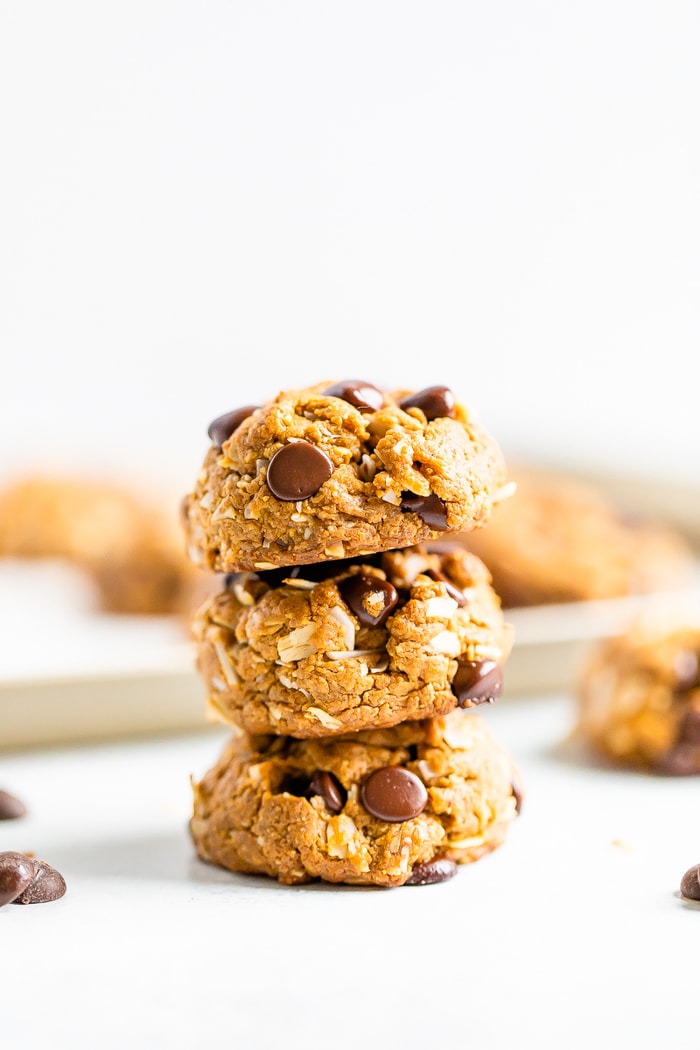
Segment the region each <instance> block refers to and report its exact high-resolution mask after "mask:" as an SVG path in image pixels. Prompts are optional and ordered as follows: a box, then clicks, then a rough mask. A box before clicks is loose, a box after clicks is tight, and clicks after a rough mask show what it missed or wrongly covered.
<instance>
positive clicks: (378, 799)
mask: <svg viewBox="0 0 700 1050" xmlns="http://www.w3.org/2000/svg"><path fill="white" fill-rule="evenodd" d="M360 798H361V801H362V805H363V806H364V807H365V809H366V810H367V812H368V813H371V814H372V816H373V817H376V818H377V819H378V820H386V821H387V823H389V824H400V823H401V822H402V821H404V820H411V819H412V818H413V817H417V816H418V814H419V813H422V812H423V810H424V809H425V807H426V805H427V804H428V792H427V791H426V790H425V784H424V783H423V781H422V780H421V779H420V778H419V777H417V776H416V774H415V773H412V772H411V771H410V769H404V767H403V766H385V767H384V768H383V769H376V770H375V771H374V773H371V774H370V776H369V777H368V778H367V780H365V782H364V784H363V785H362V788H361V789H360Z"/></svg>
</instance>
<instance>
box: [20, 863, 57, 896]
mask: <svg viewBox="0 0 700 1050" xmlns="http://www.w3.org/2000/svg"><path fill="white" fill-rule="evenodd" d="M65 892H66V882H65V879H64V878H63V876H62V875H61V873H60V872H59V871H56V869H55V868H52V867H51V865H50V864H47V863H46V861H44V860H35V861H34V878H33V879H32V881H31V882H30V883H29V885H28V886H27V887H26V888H25V889H24V890H23V891H22V893H20V895H19V896H18V897H15V899H14V900H13V901H12V903H13V904H48V902H49V901H57V900H59V898H60V897H62V896H63V894H64V893H65Z"/></svg>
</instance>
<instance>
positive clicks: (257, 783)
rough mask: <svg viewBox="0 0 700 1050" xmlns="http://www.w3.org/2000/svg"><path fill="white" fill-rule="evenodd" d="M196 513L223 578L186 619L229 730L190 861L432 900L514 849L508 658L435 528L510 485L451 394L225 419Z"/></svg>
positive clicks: (464, 562) (470, 573) (346, 386)
mask: <svg viewBox="0 0 700 1050" xmlns="http://www.w3.org/2000/svg"><path fill="white" fill-rule="evenodd" d="M209 436H210V438H211V441H212V445H211V448H210V449H209V451H208V453H207V456H206V459H205V461H204V465H203V469H202V472H201V474H200V476H199V478H198V481H197V485H196V488H195V490H194V492H193V493H192V494H191V495H189V496H188V497H187V499H186V501H185V522H186V532H187V538H188V551H189V554H190V557H191V558H192V560H193V561H194V562H195V563H196V564H197V565H199V566H201V567H204V568H208V569H209V570H211V571H213V572H218V573H222V574H225V575H223V576H222V580H223V583H222V587H221V590H220V593H218V594H216V595H215V596H214V597H212V598H211V599H210V600H209V601H208V602H207V603H206V604H205V606H204V607H203V608H202V609H200V611H199V612H198V613H197V616H196V619H195V637H196V641H197V647H198V668H199V671H200V673H201V675H202V677H203V679H204V681H205V683H206V687H207V693H208V697H209V705H210V709H211V711H212V713H213V714H214V715H215V716H216V717H218V718H220V719H222V720H223V721H224V722H227V723H230V724H231V725H233V726H236V727H237V732H236V734H235V735H234V737H233V739H232V741H231V743H230V744H229V746H228V748H227V749H226V751H225V753H224V755H223V756H222V757H221V759H220V760H219V762H218V763H217V764H216V766H215V767H214V768H213V769H212V770H210V772H209V773H207V774H206V775H205V776H204V778H203V780H202V781H201V782H200V783H199V784H196V785H195V803H194V815H193V817H192V821H191V832H192V836H193V839H194V842H195V846H196V849H197V852H198V854H199V855H200V857H202V858H203V859H205V860H208V861H211V862H213V863H216V864H220V865H223V866H224V867H226V868H229V869H231V870H233V871H239V872H261V873H265V874H267V875H270V876H273V877H275V878H277V879H279V880H280V881H281V882H285V883H297V882H305V881H308V880H309V879H314V878H321V879H325V880H327V881H330V882H346V883H373V884H376V885H382V886H400V885H403V884H413V885H416V884H419V885H423V884H426V883H430V882H437V881H443V880H444V879H447V878H449V877H450V876H451V875H453V874H454V872H455V870H456V867H455V865H456V864H457V863H462V862H467V861H472V860H476V859H477V858H478V857H480V856H481V855H482V854H484V853H486V852H488V851H489V850H492V849H494V848H495V847H496V846H498V845H500V843H501V842H502V841H503V838H504V836H505V833H506V831H507V828H508V825H509V823H510V821H511V820H512V819H513V817H514V816H515V815H516V813H517V812H518V809H519V791H518V789H517V787H516V784H515V779H514V773H513V768H512V764H511V761H510V759H509V757H508V756H507V754H506V753H505V752H504V751H503V750H502V749H501V748H500V747H499V746H498V745H497V744H496V742H495V741H494V740H493V739H492V737H491V735H490V733H489V732H488V730H487V728H486V726H485V725H484V723H483V722H482V721H481V719H479V718H478V717H477V716H476V715H474V714H472V713H465V712H464V711H463V710H460V709H463V708H472V707H474V706H476V705H478V704H481V703H483V702H485V701H491V700H493V699H495V698H496V697H497V696H498V695H499V694H500V692H501V688H502V671H501V668H502V664H503V662H504V660H505V659H506V656H507V654H508V650H509V647H510V633H509V630H508V627H507V626H506V625H505V624H504V622H503V617H502V613H501V608H500V603H499V600H498V598H497V596H496V594H495V593H494V591H493V590H492V588H491V585H490V577H489V574H488V571H487V570H486V569H485V567H484V565H483V564H482V563H481V562H480V561H479V560H478V558H476V556H475V555H473V554H470V553H469V552H467V551H466V550H464V549H463V548H461V547H458V546H456V547H455V548H454V549H449V548H446V547H445V545H444V544H443V545H442V547H441V549H440V550H439V551H434V550H431V547H430V543H431V542H432V541H435V540H436V539H438V538H444V536H445V533H450V532H464V531H465V530H469V529H474V528H476V527H478V526H479V525H481V524H483V523H485V522H486V521H487V520H488V517H489V515H490V511H491V507H492V505H493V503H494V502H496V501H497V500H499V499H501V498H502V497H503V495H504V494H505V492H506V490H507V485H506V483H505V468H504V465H503V461H502V458H501V455H500V452H499V449H498V447H497V446H496V444H495V443H494V442H493V440H492V439H491V438H490V437H489V436H488V434H486V433H485V432H484V430H483V429H482V428H481V427H480V426H479V425H478V424H477V423H476V422H475V421H474V420H473V419H472V418H471V416H470V414H469V413H468V412H467V410H466V409H465V408H464V407H463V406H462V405H460V404H458V403H457V402H456V401H455V398H454V396H453V394H452V392H451V391H450V390H449V389H448V388H447V387H443V386H435V387H430V388H428V389H426V390H422V391H420V392H418V393H414V394H411V393H406V392H402V393H398V394H396V393H395V394H389V393H385V392H383V391H381V390H379V389H377V387H375V386H373V385H372V384H370V383H365V382H361V381H359V380H347V381H344V382H339V383H334V384H332V385H328V384H327V383H326V384H319V385H318V386H315V387H311V388H307V389H302V390H294V391H289V392H284V393H281V394H280V395H279V396H278V397H276V398H275V399H274V400H273V401H271V402H269V403H267V404H265V405H262V406H253V405H249V406H246V407H245V408H241V409H238V410H237V411H234V412H230V413H228V414H227V415H225V416H222V417H220V418H219V419H216V420H215V421H214V422H213V423H212V424H211V426H210V428H209Z"/></svg>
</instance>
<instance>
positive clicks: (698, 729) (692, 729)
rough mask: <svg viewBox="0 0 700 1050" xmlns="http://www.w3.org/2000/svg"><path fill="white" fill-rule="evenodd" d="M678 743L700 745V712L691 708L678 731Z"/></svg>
mask: <svg viewBox="0 0 700 1050" xmlns="http://www.w3.org/2000/svg"><path fill="white" fill-rule="evenodd" d="M678 743H683V744H696V745H697V744H700V711H697V710H696V709H695V708H694V707H689V708H688V710H687V711H686V712H685V713H684V715H683V717H682V719H681V723H680V726H679V729H678Z"/></svg>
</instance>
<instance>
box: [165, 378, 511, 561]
mask: <svg viewBox="0 0 700 1050" xmlns="http://www.w3.org/2000/svg"><path fill="white" fill-rule="evenodd" d="M402 406H403V407H402ZM231 428H233V429H231ZM210 435H211V437H212V447H211V448H210V450H209V452H208V453H207V456H206V458H205V461H204V466H203V469H202V472H201V474H200V476H199V479H198V481H197V485H196V487H195V490H194V492H193V493H192V494H191V495H190V496H188V498H187V500H186V503H185V522H186V530H187V533H188V540H189V552H190V556H191V557H192V559H193V560H194V561H195V562H196V563H197V564H200V565H203V566H208V567H209V568H211V569H214V570H215V571H219V572H237V571H239V570H250V571H259V570H266V569H271V568H275V567H277V566H284V565H300V564H308V563H314V562H319V561H324V560H327V559H339V558H346V557H355V556H356V555H365V554H370V553H374V552H377V551H383V550H389V549H391V548H397V547H405V546H409V545H413V544H416V543H419V542H422V541H424V540H426V539H430V538H432V537H435V536H438V535H440V534H441V533H442V532H445V531H454V530H457V529H464V530H466V529H472V528H476V527H477V526H479V525H481V524H483V523H484V522H485V521H486V520H487V519H488V516H489V513H490V509H491V505H492V502H493V499H494V496H495V495H496V493H497V492H498V490H499V489H500V488H501V487H502V485H503V482H504V473H505V472H504V466H503V460H502V457H501V454H500V451H499V449H498V447H497V445H496V444H495V443H494V442H493V440H492V439H491V438H490V437H489V436H488V435H487V434H486V432H485V431H484V430H483V429H482V428H481V427H480V426H479V425H478V424H477V423H476V422H475V421H474V420H473V419H472V418H471V416H470V415H469V413H468V412H467V410H466V409H465V408H464V407H463V406H462V405H460V404H458V403H456V402H455V400H454V397H453V395H452V393H451V391H449V390H448V388H446V387H433V388H428V389H427V390H424V391H419V392H418V393H417V394H414V395H410V394H397V395H395V396H393V395H391V394H388V393H384V392H381V391H379V390H377V388H376V387H373V386H372V385H371V384H364V383H361V382H359V381H356V380H351V381H345V382H340V383H335V384H328V383H321V384H319V385H318V386H315V387H310V388H306V389H303V390H293V391H286V392H282V393H281V394H279V395H278V396H277V397H276V398H275V400H274V401H271V402H270V403H268V404H266V405H263V406H260V407H257V408H254V407H252V406H247V407H246V408H245V409H242V410H240V411H239V412H232V413H228V414H227V415H226V416H224V417H221V418H220V419H219V420H215V421H214V423H213V424H212V425H211V427H210Z"/></svg>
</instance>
